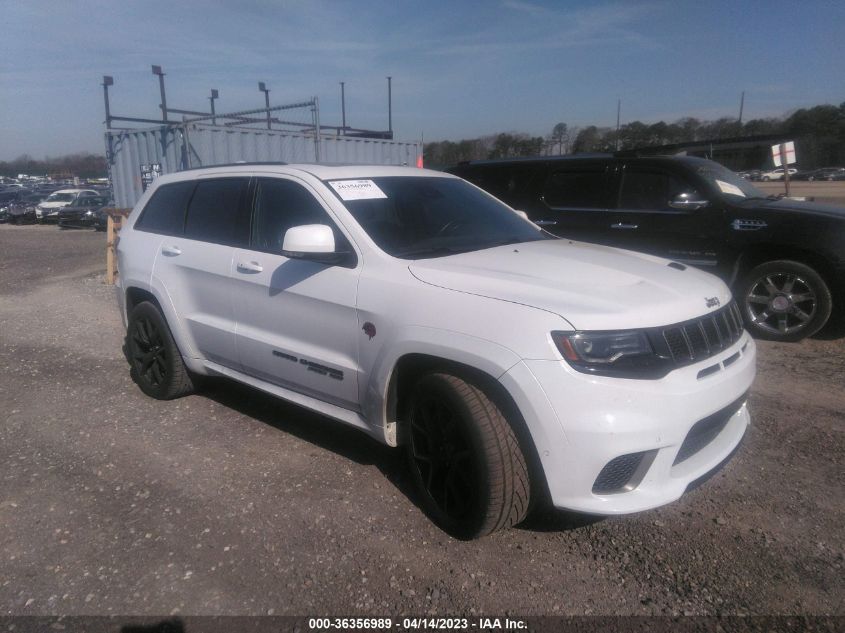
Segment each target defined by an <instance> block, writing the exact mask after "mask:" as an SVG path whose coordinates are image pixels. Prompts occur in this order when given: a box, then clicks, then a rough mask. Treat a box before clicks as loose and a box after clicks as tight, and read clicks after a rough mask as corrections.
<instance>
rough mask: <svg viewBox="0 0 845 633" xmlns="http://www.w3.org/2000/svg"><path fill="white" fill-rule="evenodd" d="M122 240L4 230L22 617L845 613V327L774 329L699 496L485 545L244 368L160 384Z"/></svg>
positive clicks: (12, 600) (0, 558)
mask: <svg viewBox="0 0 845 633" xmlns="http://www.w3.org/2000/svg"><path fill="white" fill-rule="evenodd" d="M103 260H104V239H103V236H102V234H95V233H93V232H87V231H85V232H82V231H79V232H61V231H58V230H56V229H55V228H53V227H38V226H33V227H8V226H0V376H2V378H0V419H1V420H2V423H0V481H1V482H2V483H0V609H2V613H3V614H8V615H25V614H124V615H125V614H149V615H168V614H176V613H181V614H223V613H231V614H268V613H270V614H272V613H275V614H319V615H325V614H335V615H337V614H398V613H414V614H421V613H429V612H430V613H437V614H467V615H469V614H473V613H485V614H499V615H502V614H520V615H530V614H838V615H845V587H844V586H843V581H842V578H843V575H845V572H843V566H844V565H845V558H843V556H844V553H843V544H845V526H843V506H844V505H845V503H843V502H845V493H843V490H844V489H845V468H843V453H844V452H845V451H843V446H845V444H844V443H843V439H845V430H843V424H845V391H844V390H843V383H845V340H843V339H842V338H830V337H828V339H827V340H824V339H814V340H807V341H804V342H802V343H800V344H794V345H774V344H766V343H762V344H760V346H759V351H760V356H759V378H758V380H757V382H756V384H755V386H754V389H753V391H752V394H751V398H750V407H751V411H752V415H753V426H752V427H751V428H750V430H749V432H748V435H747V437H746V441H745V444H744V446H743V448H742V450H741V452H740V453H739V454H738V455H737V457H736V458H735V459H734V460H733V461H732V462H731V463H730V464H729V465H728V466H727V467H726V468H725V469H724V470H723V471H722V472H721V473H720V474H718V475H717V476H715V477H714V478H713V479H712V480H710V481H709V482H708V483H707V484H705V485H704V486H703V487H701V488H699V489H697V490H695V491H693V492H691V493H689V494H688V495H686V496H685V497H684V498H682V499H681V500H680V501H678V502H677V503H675V504H673V505H671V506H669V507H666V508H662V509H659V510H655V511H651V512H646V513H642V514H639V515H635V516H629V517H622V518H613V519H606V520H602V521H593V522H591V521H589V520H587V519H585V518H584V517H577V516H572V515H568V514H565V513H562V512H552V511H546V512H543V513H541V514H540V515H539V516H536V517H533V518H532V519H530V521H529V523H528V524H527V525H524V526H521V527H519V528H517V529H512V530H509V531H506V532H503V533H499V534H496V535H494V536H492V537H490V538H487V539H484V540H481V541H477V542H470V543H464V542H459V541H455V540H453V539H451V538H449V537H447V536H446V535H444V534H443V533H442V532H440V531H439V530H438V529H437V528H436V527H434V526H433V525H432V524H431V523H430V522H429V521H428V519H427V518H426V517H425V516H424V515H423V514H422V513H421V512H420V510H419V509H418V507H417V505H416V504H415V502H414V496H413V493H412V492H411V491H410V482H409V479H408V477H407V476H406V474H405V471H404V468H403V464H402V460H401V458H400V456H399V454H398V453H395V452H393V451H391V450H389V449H387V448H384V447H381V446H380V445H378V444H376V443H375V442H373V441H371V440H369V439H367V438H366V437H364V436H363V435H360V434H358V433H356V432H355V431H352V430H350V429H347V428H344V427H342V426H339V425H337V424H335V423H332V422H330V421H328V420H325V419H323V418H321V417H319V416H316V415H313V414H311V413H308V412H305V411H303V410H301V409H298V408H296V407H293V406H289V405H286V404H283V403H280V402H278V401H275V400H273V399H271V398H269V397H266V396H264V395H262V394H260V393H258V392H255V391H252V390H249V389H246V388H242V387H238V386H236V385H233V384H230V383H224V382H215V383H212V384H210V385H209V386H208V387H207V389H206V391H205V392H204V393H203V394H201V395H196V396H191V397H188V398H184V399H182V400H179V401H174V402H157V401H154V400H151V399H148V398H146V397H144V396H143V395H142V394H141V393H140V391H139V390H138V389H137V388H136V387H135V386H134V385H133V384H132V382H131V381H130V379H129V373H128V371H127V367H126V364H125V362H124V360H123V358H122V357H121V352H120V346H121V335H122V333H121V327H120V322H119V318H118V315H117V312H116V308H115V303H114V300H113V295H112V290H111V289H110V288H109V287H106V286H104V285H103V284H102V281H101V280H102V269H103Z"/></svg>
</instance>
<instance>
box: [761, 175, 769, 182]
mask: <svg viewBox="0 0 845 633" xmlns="http://www.w3.org/2000/svg"><path fill="white" fill-rule="evenodd" d="M760 180H762V181H763V182H769V177H768V176H763V177H762V178H761V179H760Z"/></svg>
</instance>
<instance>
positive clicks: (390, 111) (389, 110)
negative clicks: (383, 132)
mask: <svg viewBox="0 0 845 633" xmlns="http://www.w3.org/2000/svg"><path fill="white" fill-rule="evenodd" d="M391 79H392V77H388V78H387V130H388V132H390V138H393V95H392V92H391V85H390V82H391Z"/></svg>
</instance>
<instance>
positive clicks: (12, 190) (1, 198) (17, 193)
mask: <svg viewBox="0 0 845 633" xmlns="http://www.w3.org/2000/svg"><path fill="white" fill-rule="evenodd" d="M28 193H29V191H28V190H27V189H24V188H22V187H13V186H9V185H6V186H5V187H4V188H3V189H2V190H0V206H7V205H9V204H11V203H12V202H14V201H15V200H18V199H20V198H21V197H22V196H25V195H26V194H28Z"/></svg>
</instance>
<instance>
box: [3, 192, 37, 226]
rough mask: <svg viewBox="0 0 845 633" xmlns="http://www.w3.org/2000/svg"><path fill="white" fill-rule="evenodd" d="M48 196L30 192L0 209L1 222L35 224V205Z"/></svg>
mask: <svg viewBox="0 0 845 633" xmlns="http://www.w3.org/2000/svg"><path fill="white" fill-rule="evenodd" d="M46 197H47V196H46V195H41V194H38V193H28V194H26V195H24V196H21V197H20V198H19V199H18V200H15V201H14V202H12V203H10V204H9V205H7V206H5V207H3V208H2V209H0V222H8V223H9V224H34V223H35V222H36V217H35V207H36V206H38V204H39V203H40V202H41V201H42V200H44V199H45V198H46Z"/></svg>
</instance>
